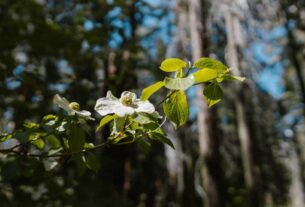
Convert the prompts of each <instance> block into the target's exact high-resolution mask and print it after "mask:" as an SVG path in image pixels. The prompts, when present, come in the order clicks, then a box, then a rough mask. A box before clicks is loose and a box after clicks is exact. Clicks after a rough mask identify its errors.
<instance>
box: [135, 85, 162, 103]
mask: <svg viewBox="0 0 305 207" xmlns="http://www.w3.org/2000/svg"><path fill="white" fill-rule="evenodd" d="M163 86H164V82H163V81H159V82H157V83H154V84H152V85H150V86H148V87H147V88H144V89H143V91H142V95H141V100H143V101H146V100H147V99H148V98H149V97H150V96H151V95H153V94H154V93H155V92H157V91H158V90H159V89H160V88H162V87H163Z"/></svg>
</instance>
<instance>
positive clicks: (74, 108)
mask: <svg viewBox="0 0 305 207" xmlns="http://www.w3.org/2000/svg"><path fill="white" fill-rule="evenodd" d="M53 102H54V104H56V105H57V106H59V107H60V108H62V109H64V110H65V111H66V112H67V113H68V115H69V116H74V115H75V114H77V115H79V116H82V117H85V118H88V119H93V118H91V113H90V112H89V111H85V110H83V111H80V107H79V104H78V103H76V102H71V103H69V101H68V100H67V99H66V98H64V97H61V96H60V95H58V94H56V95H55V96H54V97H53Z"/></svg>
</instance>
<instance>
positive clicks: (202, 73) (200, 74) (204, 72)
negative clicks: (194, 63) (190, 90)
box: [193, 68, 217, 83]
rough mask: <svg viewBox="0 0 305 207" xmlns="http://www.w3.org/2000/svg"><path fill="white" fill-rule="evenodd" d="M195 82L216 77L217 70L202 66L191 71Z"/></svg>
mask: <svg viewBox="0 0 305 207" xmlns="http://www.w3.org/2000/svg"><path fill="white" fill-rule="evenodd" d="M193 76H194V77H195V81H196V83H202V82H207V81H210V80H213V79H214V78H216V77H217V72H216V71H215V70H213V69H209V68H203V69H201V70H198V71H196V72H195V73H193Z"/></svg>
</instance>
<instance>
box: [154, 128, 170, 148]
mask: <svg viewBox="0 0 305 207" xmlns="http://www.w3.org/2000/svg"><path fill="white" fill-rule="evenodd" d="M149 138H151V139H155V140H158V141H161V142H163V143H165V144H167V145H169V146H170V147H172V148H173V149H175V146H174V144H173V143H172V141H171V140H170V139H168V138H167V137H166V136H165V135H164V134H162V133H159V132H155V131H154V132H150V133H149Z"/></svg>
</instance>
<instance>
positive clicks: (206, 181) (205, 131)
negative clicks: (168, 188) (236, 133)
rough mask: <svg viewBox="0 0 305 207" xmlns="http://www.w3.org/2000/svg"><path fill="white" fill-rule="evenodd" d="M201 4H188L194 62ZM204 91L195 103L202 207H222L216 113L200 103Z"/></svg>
mask: <svg viewBox="0 0 305 207" xmlns="http://www.w3.org/2000/svg"><path fill="white" fill-rule="evenodd" d="M204 6H205V3H204V1H201V0H189V18H190V20H189V22H190V23H189V25H190V34H191V44H192V52H193V54H192V59H193V61H195V60H197V59H199V58H200V57H202V56H204V55H207V54H204V48H206V49H207V45H206V44H205V43H206V41H205V40H206V38H207V37H206V35H207V32H206V18H205V17H206V15H205V13H204ZM202 91H203V87H202V86H201V85H199V86H198V88H197V99H198V100H197V103H198V141H199V148H200V156H201V158H202V159H203V161H204V166H203V167H202V170H201V176H202V183H203V188H204V191H205V197H204V205H205V206H206V207H223V206H225V202H224V191H223V189H224V184H223V183H222V173H221V167H220V166H221V165H220V153H219V137H217V136H215V131H214V130H213V127H215V125H213V119H214V120H215V116H216V113H215V112H216V109H215V108H214V109H213V110H209V109H208V107H207V105H206V103H204V102H203V92H202Z"/></svg>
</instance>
